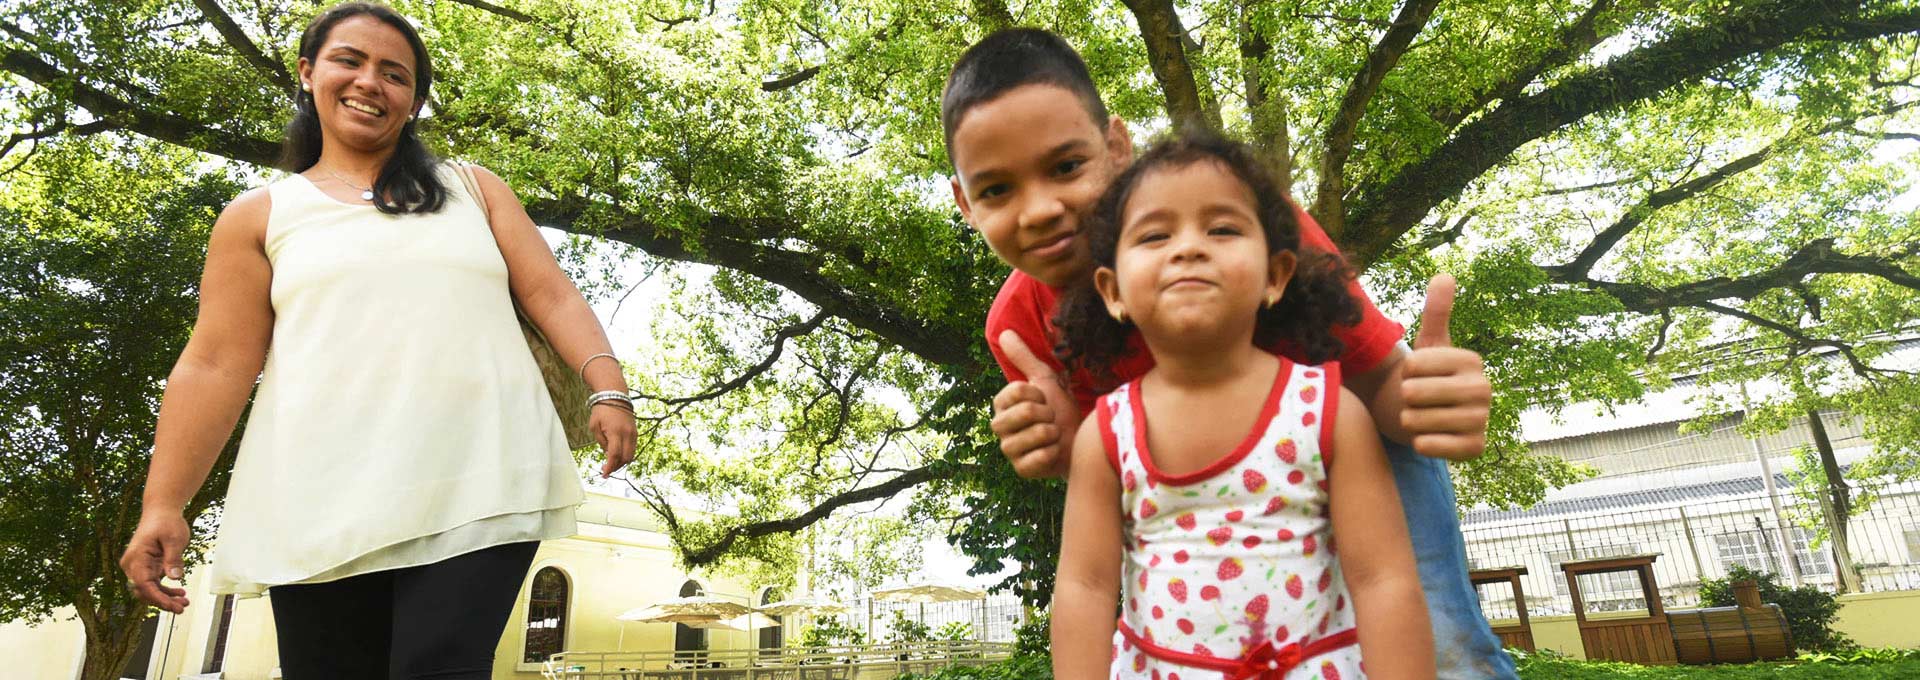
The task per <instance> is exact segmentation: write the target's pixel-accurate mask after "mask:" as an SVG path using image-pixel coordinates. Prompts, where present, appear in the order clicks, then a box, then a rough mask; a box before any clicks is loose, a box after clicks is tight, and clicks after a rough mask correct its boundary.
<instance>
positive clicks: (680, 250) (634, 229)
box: [527, 199, 984, 371]
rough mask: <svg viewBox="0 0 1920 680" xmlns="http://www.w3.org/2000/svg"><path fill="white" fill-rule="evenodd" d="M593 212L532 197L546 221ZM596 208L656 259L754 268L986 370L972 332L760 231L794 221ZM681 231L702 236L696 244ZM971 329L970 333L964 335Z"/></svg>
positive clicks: (933, 357)
mask: <svg viewBox="0 0 1920 680" xmlns="http://www.w3.org/2000/svg"><path fill="white" fill-rule="evenodd" d="M588 210H589V206H588V205H585V204H582V203H581V202H580V201H577V200H566V201H562V200H556V199H529V200H528V202H527V212H528V214H530V215H532V216H533V217H534V220H535V221H536V222H538V223H540V224H546V225H551V226H555V227H557V228H561V229H567V228H568V226H569V225H572V224H573V223H574V222H575V221H577V220H578V219H579V217H580V216H581V215H583V214H585V213H586V212H587V211H588ZM593 211H594V212H595V213H596V214H600V213H611V214H616V215H624V217H622V218H620V219H619V220H618V221H617V226H615V227H613V228H610V229H608V230H607V231H606V232H605V233H602V234H596V235H598V236H601V237H604V238H609V239H613V240H615V241H619V242H622V243H626V244H629V245H633V246H638V247H639V248H641V249H643V250H646V251H647V252H648V253H649V254H651V255H654V256H656V257H664V258H667V259H670V260H678V261H682V262H696V263H700V264H711V265H718V266H722V267H726V268H729V269H733V270H736V271H739V272H742V273H745V274H750V275H752V276H755V277H757V278H760V279H761V280H764V281H767V282H768V283H772V284H774V285H777V286H781V287H784V288H786V289H787V290H790V291H793V292H794V293H796V294H798V295H800V296H801V297H803V298H806V299H807V301H808V302H811V303H813V304H815V305H818V306H819V307H820V310H821V311H822V312H826V313H829V314H832V315H834V316H837V317H840V318H842V319H846V320H847V321H848V322H851V323H852V324H853V325H855V326H858V327H860V328H862V329H865V330H867V331H870V332H872V333H874V334H875V335H878V336H880V337H882V338H885V339H887V340H888V341H890V342H892V343H894V344H896V345H899V346H900V347H901V348H902V349H905V350H907V351H909V352H912V353H914V354H916V355H919V356H920V357H921V358H922V359H925V360H927V361H928V362H931V363H934V364H941V365H946V366H951V367H956V368H959V369H961V370H962V371H970V370H984V367H982V366H979V365H978V364H979V362H978V361H977V360H976V359H974V358H973V356H972V355H971V354H970V353H969V352H968V351H967V348H966V345H965V343H961V342H956V341H955V340H954V338H955V337H965V336H964V334H965V333H966V331H964V330H963V329H961V328H958V327H944V326H940V327H936V326H932V325H929V324H928V323H926V322H925V321H923V320H920V319H916V318H912V317H909V316H907V315H906V314H903V313H901V312H900V311H899V310H897V309H893V308H891V307H888V306H885V305H884V304H883V303H881V302H879V301H877V300H875V299H874V296H872V295H861V294H858V293H856V292H854V291H852V290H848V289H847V288H845V287H844V286H842V285H841V284H840V283H838V282H836V281H834V280H833V279H831V278H829V277H828V276H827V275H826V274H824V273H822V272H821V267H822V266H823V265H824V264H825V259H824V257H822V256H820V255H817V254H810V253H802V252H797V251H792V250H785V249H782V248H777V247H773V246H769V245H764V244H762V243H758V242H757V240H758V239H757V237H756V235H776V234H780V233H785V232H790V231H792V230H791V229H789V228H788V226H787V225H784V224H779V223H774V222H770V221H764V220H742V219H738V218H733V217H728V216H724V215H716V216H713V217H710V218H708V219H707V221H706V222H705V223H704V224H703V225H701V226H700V227H698V228H695V229H691V230H688V231H686V232H668V231H665V230H662V229H660V228H659V227H658V225H655V224H654V223H653V222H652V221H650V220H647V219H646V218H643V217H640V216H637V215H632V214H626V213H624V211H621V210H619V209H618V208H614V207H611V206H604V205H601V206H597V207H594V209H593ZM681 233H691V234H697V236H695V237H693V238H694V240H693V242H691V243H689V242H687V241H685V240H683V238H685V237H683V236H681V235H680V234H681ZM956 334H963V335H956Z"/></svg>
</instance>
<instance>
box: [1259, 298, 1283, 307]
mask: <svg viewBox="0 0 1920 680" xmlns="http://www.w3.org/2000/svg"><path fill="white" fill-rule="evenodd" d="M1279 303H1280V296H1278V295H1268V296H1267V302H1266V304H1265V305H1262V307H1263V308H1265V309H1273V306H1274V305H1276V304H1279Z"/></svg>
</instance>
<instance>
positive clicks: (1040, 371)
mask: <svg viewBox="0 0 1920 680" xmlns="http://www.w3.org/2000/svg"><path fill="white" fill-rule="evenodd" d="M1000 351H1001V353H1002V354H1004V355H1005V356H1006V358H1007V361H1008V362H1010V363H1012V364H1013V367H1014V368H1017V369H1019V370H1020V372H1021V373H1025V374H1026V376H1027V379H1026V380H1016V381H1014V382H1010V383H1007V386H1006V387H1003V388H1001V389H1000V393H999V394H996V395H994V397H993V434H994V436H996V437H999V438H1000V453H1002V454H1005V455H1006V457H1007V461H1008V462H1010V463H1013V470H1014V472H1017V473H1019V474H1020V476H1021V477H1025V478H1027V479H1041V478H1046V477H1065V476H1066V474H1067V466H1068V464H1069V463H1070V462H1071V456H1072V451H1073V435H1074V433H1075V432H1077V431H1079V429H1080V409H1079V407H1078V406H1076V405H1075V404H1074V402H1073V395H1072V394H1069V393H1068V392H1067V388H1066V385H1065V383H1064V382H1063V381H1062V380H1061V379H1060V376H1059V374H1058V373H1057V372H1056V371H1054V369H1053V366H1052V365H1050V364H1048V363H1047V362H1045V361H1042V360H1041V359H1040V357H1039V356H1037V355H1035V354H1034V353H1033V350H1031V349H1028V348H1027V343H1026V342H1025V341H1022V340H1021V339H1020V334H1018V333H1015V332H1013V331H1012V330H1006V331H1002V332H1001V333H1000Z"/></svg>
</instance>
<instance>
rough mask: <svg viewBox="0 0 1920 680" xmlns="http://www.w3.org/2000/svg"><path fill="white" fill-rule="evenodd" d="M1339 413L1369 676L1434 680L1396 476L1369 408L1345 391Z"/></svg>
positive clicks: (1337, 501)
mask: <svg viewBox="0 0 1920 680" xmlns="http://www.w3.org/2000/svg"><path fill="white" fill-rule="evenodd" d="M1339 408H1340V410H1339V412H1338V414H1337V417H1336V418H1335V419H1334V420H1335V422H1333V423H1332V424H1331V425H1330V426H1331V427H1333V428H1334V441H1333V444H1334V450H1333V451H1331V452H1328V453H1327V456H1328V457H1327V460H1328V464H1327V477H1328V481H1329V484H1330V487H1329V488H1328V490H1327V496H1328V498H1329V499H1330V501H1329V502H1330V503H1331V504H1332V506H1333V507H1332V518H1333V535H1334V542H1335V543H1336V544H1337V545H1338V546H1339V560H1340V571H1341V573H1342V574H1343V575H1344V576H1345V578H1346V582H1347V590H1348V591H1349V592H1351V593H1352V594H1353V611H1354V616H1355V617H1356V618H1357V619H1358V621H1359V629H1360V655H1361V657H1362V658H1364V659H1365V660H1366V664H1367V677H1370V678H1376V679H1378V680H1409V679H1417V680H1431V679H1432V678H1433V677H1434V653H1433V628H1432V625H1431V624H1430V623H1428V620H1427V599H1426V596H1425V595H1424V594H1423V593H1422V592H1421V590H1420V576H1419V574H1418V573H1417V572H1416V571H1415V568H1414V562H1413V543H1412V542H1411V541H1410V539H1408V537H1407V521H1406V516H1405V515H1404V514H1403V513H1402V511H1401V509H1400V494H1399V492H1397V491H1395V490H1394V486H1393V473H1392V471H1390V470H1388V469H1387V459H1386V453H1385V452H1384V451H1382V450H1381V448H1380V439H1379V437H1377V436H1376V435H1375V434H1374V429H1373V419H1372V418H1371V417H1369V416H1368V415H1367V410H1366V405H1365V404H1364V403H1362V402H1361V401H1360V398H1359V397H1358V396H1356V395H1354V393H1353V392H1351V391H1349V390H1345V389H1342V390H1340V407H1339ZM1069 493H1071V492H1069Z"/></svg>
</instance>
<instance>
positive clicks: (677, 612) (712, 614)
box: [614, 595, 753, 625]
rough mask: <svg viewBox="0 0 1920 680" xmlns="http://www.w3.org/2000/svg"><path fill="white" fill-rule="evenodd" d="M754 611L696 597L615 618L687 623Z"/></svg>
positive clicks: (644, 608) (628, 612)
mask: <svg viewBox="0 0 1920 680" xmlns="http://www.w3.org/2000/svg"><path fill="white" fill-rule="evenodd" d="M750 611H753V610H752V609H749V608H748V607H747V606H746V605H743V604H740V603H738V602H728V601H726V600H722V599H720V598H717V597H709V596H706V595H696V596H693V597H676V598H673V599H671V600H662V601H660V602H655V603H653V604H651V605H648V606H645V607H640V608H637V609H629V610H627V611H626V612H623V613H621V614H620V615H619V616H617V617H614V618H617V619H620V620H621V621H644V622H647V623H685V624H689V625H691V624H692V623H694V622H696V621H711V620H715V619H730V618H733V617H736V616H741V615H743V614H746V613H747V612H750Z"/></svg>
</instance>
